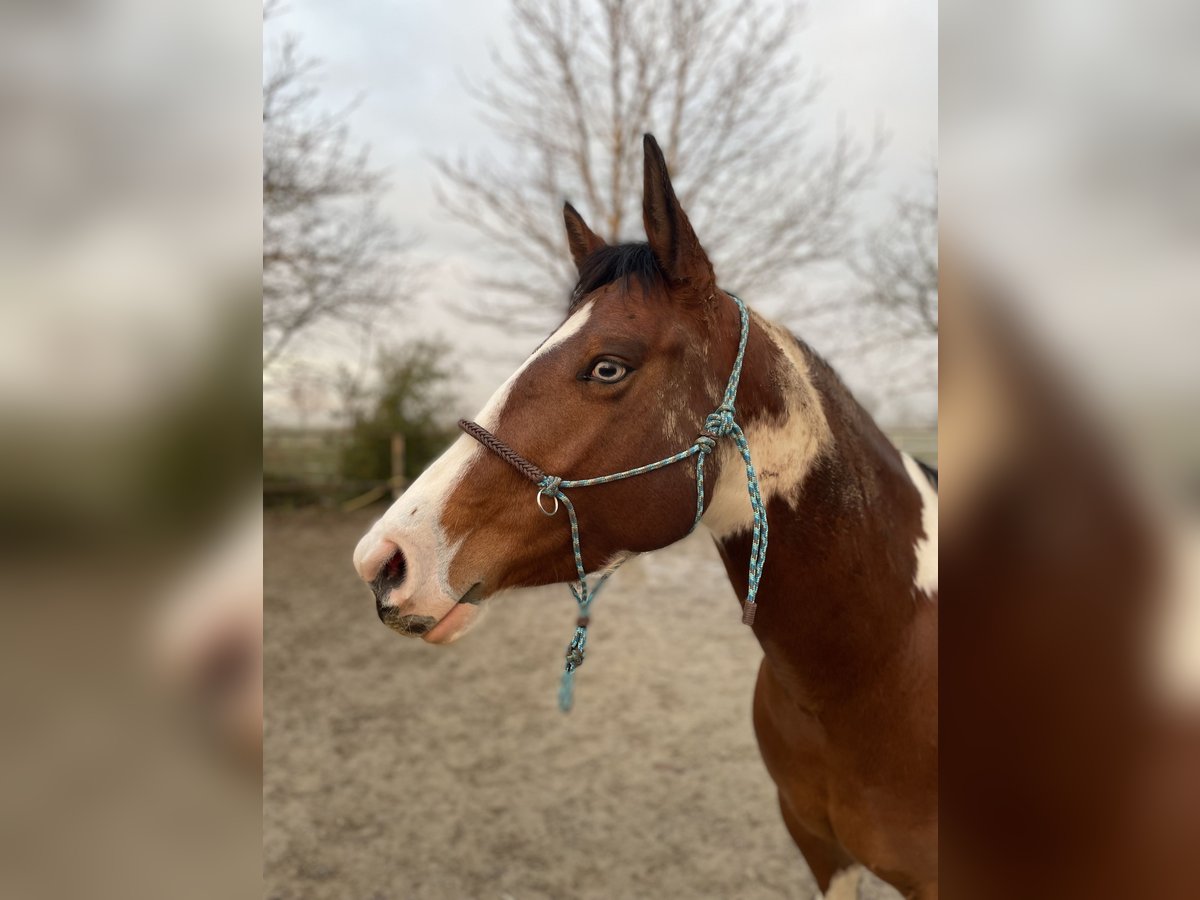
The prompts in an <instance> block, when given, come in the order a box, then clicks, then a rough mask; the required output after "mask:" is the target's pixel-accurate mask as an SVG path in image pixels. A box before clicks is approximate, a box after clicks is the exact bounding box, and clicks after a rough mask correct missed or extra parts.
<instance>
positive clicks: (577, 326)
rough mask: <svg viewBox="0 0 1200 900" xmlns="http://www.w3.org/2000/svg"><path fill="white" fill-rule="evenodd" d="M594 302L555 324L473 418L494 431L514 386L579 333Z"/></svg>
mask: <svg viewBox="0 0 1200 900" xmlns="http://www.w3.org/2000/svg"><path fill="white" fill-rule="evenodd" d="M593 309H594V304H593V303H591V302H588V303H585V304H583V305H582V306H580V307H579V308H578V309H577V310H575V312H573V313H571V315H569V316H568V317H567V319H566V321H564V322H563V323H562V324H561V325H559V326H558V328H556V329H555V330H554V331H552V332H551V333H550V335H549V336H548V337H547V338H546V339H545V340H544V341H542V342H541V344H539V345H538V347H537V349H536V350H534V351H533V353H531V354H530V355H529V357H528V359H526V360H525V362H523V363H521V365H520V366H518V367H517V369H516V371H515V372H513V373H512V374H511V375H510V376H509V377H508V379H507V380H506V381H505V382H504V383H503V384H501V385H500V387H498V388H496V391H495V393H493V394H492V396H491V398H490V399H489V400H488V401H487V403H485V404H484V406H483V409H482V410H480V411H479V414H478V415H477V416H476V417H475V421H476V422H478V423H479V424H480V425H482V426H483V427H484V428H486V429H488V430H489V431H495V429H496V425H497V424H498V423H499V421H500V415H501V413H503V412H504V407H505V406H506V405H507V404H508V399H509V397H510V396H511V395H512V393H513V388H514V387H516V385H517V384H518V383H519V382H520V380H521V378H522V377H523V376H524V375H525V374H526V373H527V372H528V371H529V369H530V367H532V366H533V365H534V364H535V363H537V362H538V360H541V359H545V358H546V357H548V356H550V355H551V354H553V353H554V352H555V351H556V350H558V349H559V348H561V347H562V346H563V345H564V344H566V343H567V342H568V341H570V340H571V339H572V338H573V337H575V336H576V335H578V334H579V333H580V332H582V331H583V330H584V328H585V327H586V326H587V324H588V321H589V320H590V319H591V317H592V310H593Z"/></svg>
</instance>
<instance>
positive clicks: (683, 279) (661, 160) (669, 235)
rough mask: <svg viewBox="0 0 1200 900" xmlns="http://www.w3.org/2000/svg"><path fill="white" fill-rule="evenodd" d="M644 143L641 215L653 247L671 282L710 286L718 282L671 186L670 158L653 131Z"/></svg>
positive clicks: (652, 249)
mask: <svg viewBox="0 0 1200 900" xmlns="http://www.w3.org/2000/svg"><path fill="white" fill-rule="evenodd" d="M642 147H643V149H644V150H645V154H646V169H645V184H644V186H643V191H642V219H643V220H644V222H645V225H646V237H647V238H648V239H649V241H650V249H651V251H653V253H654V256H655V258H656V259H657V260H658V263H659V265H660V266H662V268H663V271H664V272H666V273H667V278H668V280H669V281H670V282H671V283H672V284H676V285H688V286H692V287H695V288H698V289H708V288H710V287H711V286H712V285H713V284H714V283H715V282H716V276H715V275H714V274H713V267H712V263H711V262H709V260H708V255H707V254H706V253H705V252H704V248H703V247H701V246H700V241H699V239H698V238H697V237H696V232H695V231H693V230H692V223H691V222H689V221H688V217H687V215H686V214H685V213H684V211H683V207H682V206H680V205H679V199H678V198H677V197H676V196H675V189H674V188H673V187H671V177H670V175H668V174H667V160H666V158H665V157H664V156H663V152H662V150H661V149H660V148H659V146H658V141H656V140H655V139H654V135H652V134H647V135H645V136H643V138H642Z"/></svg>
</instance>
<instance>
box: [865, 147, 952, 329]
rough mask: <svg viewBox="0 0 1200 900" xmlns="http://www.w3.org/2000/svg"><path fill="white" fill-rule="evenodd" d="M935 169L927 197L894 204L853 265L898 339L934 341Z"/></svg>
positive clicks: (870, 300)
mask: <svg viewBox="0 0 1200 900" xmlns="http://www.w3.org/2000/svg"><path fill="white" fill-rule="evenodd" d="M937 183H938V177H937V171H936V170H934V171H933V172H932V173H931V174H930V178H929V185H928V190H927V193H926V194H924V195H922V196H916V195H901V196H897V197H896V198H895V199H894V201H893V215H892V218H891V220H890V221H888V222H886V223H885V224H884V225H883V226H882V227H880V228H879V229H877V230H876V231H875V232H874V233H873V234H872V235H871V237H870V238H869V239H868V241H867V245H866V253H865V260H864V261H863V262H862V263H860V264H859V265H858V266H857V271H858V274H859V277H861V278H862V280H863V281H864V283H865V284H866V293H865V296H864V299H865V300H866V302H867V303H868V304H869V305H871V306H872V307H874V308H875V309H877V310H879V311H881V312H883V313H884V314H885V317H886V318H885V322H886V327H887V329H888V330H889V331H890V332H891V333H892V334H893V336H897V337H900V338H919V337H937V333H938V198H937Z"/></svg>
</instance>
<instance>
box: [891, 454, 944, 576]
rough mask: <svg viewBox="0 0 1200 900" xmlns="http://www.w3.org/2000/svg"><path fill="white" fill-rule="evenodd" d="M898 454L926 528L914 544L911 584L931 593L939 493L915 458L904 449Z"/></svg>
mask: <svg viewBox="0 0 1200 900" xmlns="http://www.w3.org/2000/svg"><path fill="white" fill-rule="evenodd" d="M900 456H901V458H902V459H903V460H904V470H905V471H906V472H908V477H909V478H910V479H911V480H912V483H913V486H914V487H916V489H917V492H918V493H919V494H920V495H921V527H922V529H924V532H925V533H924V534H923V535H922V536H921V537H919V538H917V542H916V544H915V545H914V547H913V552H914V553H915V554H916V560H917V565H916V573H915V574H914V576H913V585H914V586H915V587H916V588H917V590H920V591H924V592H925V594H926V595H927V596H929V597H932V596H933V595H934V594H936V593H937V589H938V495H937V492H936V491H934V489H933V485H931V484H930V483H929V479H928V478H927V477H926V475H925V473H924V472H923V471H922V470H921V467H920V466H919V465H917V461H916V460H915V459H913V458H912V457H911V456H909V455H908V454H907V453H901V454H900Z"/></svg>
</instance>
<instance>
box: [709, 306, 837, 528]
mask: <svg viewBox="0 0 1200 900" xmlns="http://www.w3.org/2000/svg"><path fill="white" fill-rule="evenodd" d="M751 318H752V320H753V322H754V324H755V325H757V326H758V329H759V331H761V332H763V333H765V334H766V336H767V337H768V338H769V339H770V341H771V343H772V344H774V345H775V348H776V349H777V350H778V352H779V358H780V359H781V360H782V361H783V364H782V366H781V370H780V371H776V372H773V373H772V376H773V377H774V378H776V379H777V380H778V383H779V390H780V391H781V392H782V393H784V394H785V395H786V397H787V398H788V400H787V412H786V413H785V414H784V416H783V417H782V418H776V419H756V420H753V421H751V422H749V423H748V424H745V425H743V431H745V433H746V440H747V441H748V442H749V444H750V454H751V458H752V459H753V460H754V468H755V470H756V471H757V472H758V476H759V490H760V491H761V493H762V498H763V502H764V503H765V504H767V505H770V502H771V500H772V498H774V497H776V496H780V497H783V499H784V500H785V501H786V502H787V504H788V505H789V506H791V507H793V508H795V506H796V505H797V504H798V503H799V501H800V493H801V490H802V488H803V484H804V479H805V477H806V476H807V475H808V473H809V471H811V469H812V466H813V463H814V462H815V461H816V460H817V459H818V458H819V457H820V456H821V454H822V453H824V452H825V451H826V450H827V449H828V448H830V447H831V446H832V444H833V435H832V433H831V432H830V430H829V423H828V421H826V419H825V411H824V409H823V408H822V406H821V400H820V395H819V394H818V393H817V390H816V388H815V387H814V386H813V383H812V379H811V377H810V375H809V368H808V359H807V358H806V357H805V355H804V352H803V351H802V350H801V348H800V346H799V345H798V344H797V343H796V339H795V338H794V337H792V335H791V334H790V333H789V332H788V331H786V330H785V329H783V328H781V327H780V326H778V325H776V324H775V323H774V322H770V321H768V320H766V319H764V318H762V317H761V316H759V315H758V314H757V313H754V312H752V313H751ZM716 452H717V459H718V460H719V465H720V474H719V476H718V477H717V483H716V486H715V487H714V489H713V492H712V501H711V502H710V503H709V505H708V509H706V510H705V512H704V518H703V519H702V520H701V521H702V522H703V523H704V525H705V526H706V527H707V528H708V530H709V531H710V532H711V533H712V535H713V536H714V537H715V538H717V539H723V538H727V537H730V536H731V535H733V534H736V533H737V532H739V531H749V530H750V529H751V528H752V527H753V525H754V511H753V510H752V509H751V508H750V498H749V496H748V495H747V494H746V475H745V463H744V462H743V461H742V456H741V454H740V453H739V452H738V449H737V447H736V446H734V444H733V443H732V442H731V441H722V442H721V444H720V445H719V446H718V448H717V451H716Z"/></svg>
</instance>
